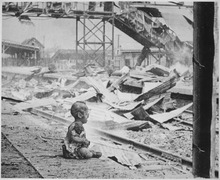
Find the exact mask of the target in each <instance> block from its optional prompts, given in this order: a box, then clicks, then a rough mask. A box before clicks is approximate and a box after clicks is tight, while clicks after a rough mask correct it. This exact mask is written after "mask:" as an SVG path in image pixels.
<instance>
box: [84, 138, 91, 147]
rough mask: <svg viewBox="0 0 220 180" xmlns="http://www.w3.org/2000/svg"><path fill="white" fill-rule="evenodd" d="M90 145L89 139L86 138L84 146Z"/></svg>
mask: <svg viewBox="0 0 220 180" xmlns="http://www.w3.org/2000/svg"><path fill="white" fill-rule="evenodd" d="M89 145H90V141H89V140H87V139H85V140H84V141H83V147H89Z"/></svg>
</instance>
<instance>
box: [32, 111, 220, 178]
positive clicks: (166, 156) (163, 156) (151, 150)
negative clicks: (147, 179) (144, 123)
mask: <svg viewBox="0 0 220 180" xmlns="http://www.w3.org/2000/svg"><path fill="white" fill-rule="evenodd" d="M31 113H33V114H35V115H38V116H42V117H44V118H48V119H51V118H53V119H54V120H55V121H58V122H62V123H68V124H69V123H70V121H69V120H66V119H65V118H62V117H59V116H55V115H52V114H50V113H47V112H44V111H41V110H38V109H32V111H31ZM188 113H191V112H188ZM92 129H93V130H94V131H95V132H96V133H98V134H100V135H102V136H105V137H108V138H110V139H112V140H114V141H116V142H119V143H125V144H129V145H132V146H133V147H134V148H136V149H138V150H140V151H142V152H143V151H144V152H145V153H147V154H148V155H150V156H153V157H155V158H157V159H158V158H159V159H160V160H162V161H163V162H167V163H166V164H170V163H171V164H172V163H174V164H176V163H178V164H179V165H180V164H181V165H182V166H185V167H187V169H188V170H191V169H192V161H191V160H190V159H188V158H184V157H180V156H178V155H175V154H173V153H170V152H167V151H164V150H161V149H158V148H155V147H150V146H147V145H146V144H142V143H139V142H135V141H133V140H130V139H127V138H124V137H121V136H117V135H115V134H112V133H109V132H107V131H103V130H100V129H96V128H92ZM173 167H174V166H173ZM174 168H175V167H174ZM182 169H186V168H182ZM182 169H179V168H178V170H180V171H182V172H183V173H187V172H186V171H185V170H182ZM215 176H216V177H217V178H218V177H219V172H218V170H216V171H215Z"/></svg>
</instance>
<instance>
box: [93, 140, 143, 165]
mask: <svg viewBox="0 0 220 180" xmlns="http://www.w3.org/2000/svg"><path fill="white" fill-rule="evenodd" d="M95 143H96V144H97V145H98V147H99V150H100V152H102V155H103V156H104V157H115V158H117V161H118V162H119V163H121V164H123V165H126V166H129V167H131V168H133V167H134V166H135V165H137V164H140V163H142V162H143V160H142V158H141V157H140V156H139V155H138V153H137V152H135V151H134V150H133V149H131V148H129V147H128V146H126V145H116V144H114V143H112V142H111V141H104V140H100V141H96V142H95Z"/></svg>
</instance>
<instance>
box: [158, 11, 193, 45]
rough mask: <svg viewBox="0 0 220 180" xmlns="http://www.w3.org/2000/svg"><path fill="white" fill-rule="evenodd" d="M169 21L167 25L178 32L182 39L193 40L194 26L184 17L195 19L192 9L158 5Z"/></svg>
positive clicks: (166, 20)
mask: <svg viewBox="0 0 220 180" xmlns="http://www.w3.org/2000/svg"><path fill="white" fill-rule="evenodd" d="M157 8H158V9H159V10H160V12H161V13H162V16H163V18H164V20H165V22H166V23H167V25H168V26H169V27H170V28H171V29H172V30H173V31H174V32H175V33H176V34H177V36H178V37H179V38H180V40H181V41H190V42H192V41H193V27H192V26H191V25H190V24H189V23H188V22H187V20H186V19H185V18H184V16H185V17H187V18H188V19H189V20H191V21H193V13H192V9H190V8H189V9H187V8H180V9H178V8H171V7H163V8H161V7H160V8H159V7H157Z"/></svg>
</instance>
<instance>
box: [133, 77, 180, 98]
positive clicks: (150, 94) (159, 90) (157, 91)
mask: <svg viewBox="0 0 220 180" xmlns="http://www.w3.org/2000/svg"><path fill="white" fill-rule="evenodd" d="M176 82H177V77H176V76H172V77H171V78H169V79H168V80H166V81H165V82H163V83H162V84H161V85H159V86H157V87H155V88H153V89H151V90H150V91H148V92H146V93H143V94H141V95H140V96H138V97H137V98H136V99H135V100H134V101H142V100H148V99H149V98H151V97H153V96H155V95H159V94H162V93H164V92H166V91H167V90H168V89H170V88H172V87H174V86H175V85H176Z"/></svg>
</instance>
